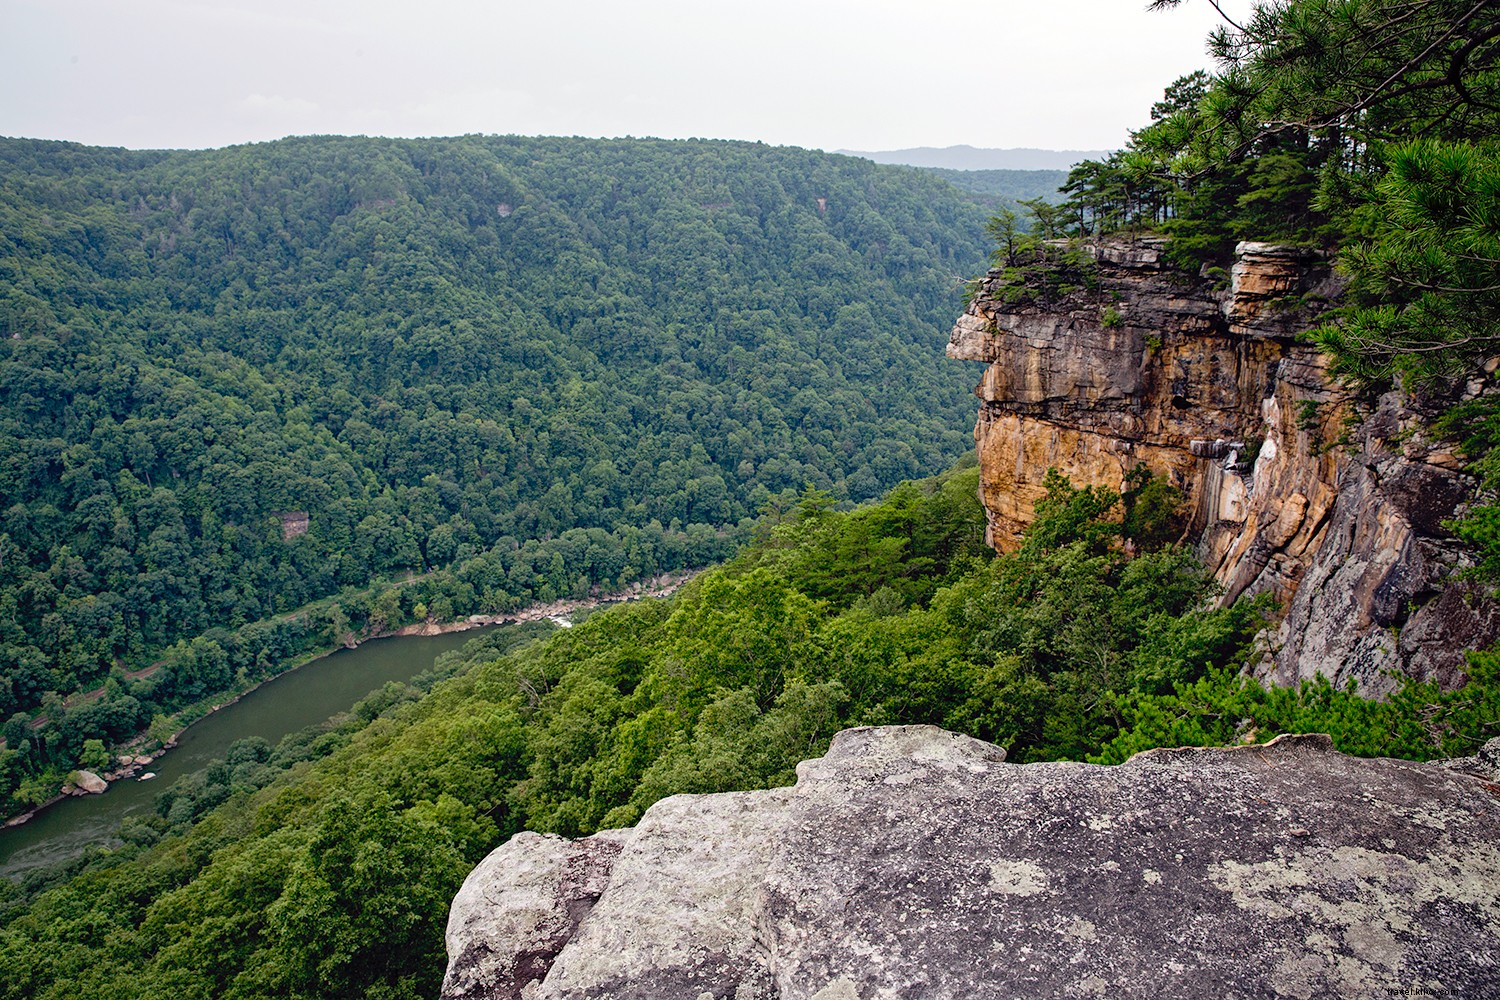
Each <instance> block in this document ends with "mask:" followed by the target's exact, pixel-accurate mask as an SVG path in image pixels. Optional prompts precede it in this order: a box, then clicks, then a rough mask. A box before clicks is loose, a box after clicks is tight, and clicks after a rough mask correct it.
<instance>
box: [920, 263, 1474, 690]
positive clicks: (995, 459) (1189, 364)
mask: <svg viewBox="0 0 1500 1000" xmlns="http://www.w3.org/2000/svg"><path fill="white" fill-rule="evenodd" d="M1096 256H1097V274H1098V279H1099V281H1098V287H1097V288H1096V289H1093V290H1089V291H1080V292H1075V293H1072V294H1070V295H1067V296H1064V297H1063V298H1061V299H1059V300H1057V301H1053V302H1045V303H1037V302H1022V303H1019V304H1018V303H1011V302H1006V301H1005V298H1006V296H1005V295H1004V293H1003V289H1002V287H1001V283H1000V276H999V272H991V274H990V276H989V277H988V278H987V279H986V280H985V281H984V282H982V284H981V286H980V289H979V292H978V294H977V295H976V296H975V297H974V299H973V301H972V302H971V303H970V305H969V308H968V310H967V311H966V312H965V313H964V315H963V316H961V317H959V320H958V323H957V325H956V326H955V327H954V329H953V333H952V336H951V338H950V341H949V345H948V354H949V356H950V357H954V358H958V359H962V360H969V361H980V362H983V363H985V364H986V365H987V366H988V367H986V369H985V371H984V374H983V377H982V379H981V381H980V385H979V388H978V389H977V390H976V392H977V393H978V395H979V398H980V400H981V403H980V412H979V420H978V424H977V426H976V428H975V433H974V436H975V441H976V444H977V446H978V454H979V463H980V472H981V485H980V499H981V500H982V501H983V503H984V506H985V509H986V511H987V512H988V518H989V537H990V540H991V542H992V544H994V545H995V547H996V548H999V549H1001V550H1002V551H1004V550H1007V549H1012V548H1014V547H1015V546H1017V545H1018V544H1019V542H1020V537H1021V533H1022V532H1023V531H1024V529H1025V528H1026V526H1027V525H1028V524H1030V522H1031V520H1032V517H1033V511H1032V509H1033V506H1034V504H1035V503H1036V501H1037V500H1038V499H1039V498H1040V497H1041V496H1042V494H1043V486H1042V482H1043V479H1044V478H1045V476H1046V473H1047V470H1048V469H1049V468H1057V469H1058V470H1059V471H1061V472H1063V473H1065V474H1066V475H1067V476H1068V477H1069V478H1070V479H1072V480H1073V482H1074V483H1075V484H1077V485H1097V486H1106V487H1109V488H1110V489H1119V488H1120V487H1121V484H1122V483H1123V481H1124V478H1125V474H1126V473H1127V472H1128V471H1129V470H1130V469H1131V468H1133V467H1134V466H1135V465H1137V464H1144V465H1145V466H1146V467H1147V468H1149V469H1150V470H1151V471H1152V472H1154V473H1157V474H1159V475H1165V476H1167V477H1168V478H1169V479H1170V480H1171V481H1172V482H1173V483H1174V484H1175V485H1176V486H1178V487H1179V488H1180V489H1182V490H1183V491H1184V493H1185V494H1186V495H1187V497H1188V499H1189V501H1190V503H1191V510H1192V516H1191V524H1190V527H1189V537H1191V538H1193V539H1196V540H1197V544H1198V551H1199V555H1200V556H1201V557H1202V559H1203V560H1204V562H1205V563H1206V564H1207V565H1208V567H1209V568H1210V570H1211V571H1212V572H1213V574H1214V576H1215V577H1216V578H1217V579H1218V580H1219V582H1220V583H1222V584H1223V585H1224V588H1225V597H1224V599H1225V600H1233V599H1234V598H1236V597H1238V596H1240V595H1242V594H1253V593H1259V592H1262V591H1269V592H1270V593H1272V594H1273V595H1274V596H1275V597H1276V598H1277V600H1278V601H1279V602H1281V603H1282V605H1283V606H1284V608H1285V612H1286V614H1285V618H1284V621H1283V625H1282V627H1281V628H1280V630H1279V632H1277V633H1276V634H1275V635H1274V636H1273V637H1272V638H1273V642H1272V643H1271V650H1270V655H1269V656H1268V658H1267V660H1266V661H1265V663H1264V664H1263V665H1262V667H1261V669H1260V671H1259V673H1260V675H1261V676H1262V677H1264V678H1269V679H1274V680H1276V681H1279V682H1283V683H1287V682H1294V681H1296V680H1298V679H1301V678H1308V677H1311V676H1312V675H1313V674H1315V673H1323V674H1324V675H1326V676H1328V677H1329V678H1330V679H1331V680H1333V681H1334V682H1335V683H1336V684H1339V685H1342V684H1343V683H1344V682H1345V681H1347V680H1348V679H1350V678H1353V679H1355V680H1356V681H1358V682H1359V684H1360V686H1361V690H1362V692H1363V693H1365V694H1367V695H1379V694H1382V693H1384V692H1387V691H1389V690H1391V689H1393V688H1394V687H1395V685H1396V681H1395V680H1394V679H1393V678H1392V676H1391V672H1404V673H1407V674H1410V675H1412V676H1415V677H1419V678H1422V679H1436V680H1439V681H1441V682H1442V683H1444V684H1446V685H1449V686H1455V685H1457V684H1459V683H1461V682H1462V676H1461V674H1460V672H1459V670H1460V668H1461V667H1462V665H1463V654H1462V651H1463V650H1464V649H1465V648H1473V647H1474V646H1475V645H1480V644H1484V643H1487V642H1491V641H1494V640H1495V639H1496V638H1500V615H1497V613H1496V608H1495V606H1494V604H1493V603H1492V602H1487V601H1475V600H1473V599H1472V598H1473V597H1474V596H1475V595H1473V594H1470V593H1468V592H1467V591H1466V590H1465V589H1464V588H1462V587H1458V588H1456V589H1457V592H1454V591H1455V588H1454V587H1453V586H1451V585H1450V581H1451V578H1452V576H1453V571H1454V569H1455V568H1456V567H1457V566H1459V565H1460V564H1461V562H1462V559H1463V556H1462V554H1461V551H1460V549H1459V547H1458V546H1457V545H1456V544H1455V543H1454V542H1453V540H1452V537H1451V535H1450V534H1449V533H1448V531H1447V530H1446V529H1445V528H1444V527H1443V521H1444V520H1446V519H1448V518H1451V517H1452V516H1454V513H1455V512H1456V511H1457V510H1458V509H1459V507H1460V506H1461V505H1462V504H1463V503H1464V502H1465V501H1466V500H1467V498H1468V497H1469V496H1470V495H1471V494H1472V492H1473V489H1474V482H1473V481H1472V480H1471V479H1470V478H1469V477H1468V476H1466V475H1464V474H1463V473H1462V471H1461V470H1462V462H1461V461H1460V460H1459V458H1458V457H1457V456H1456V455H1455V454H1454V453H1453V451H1452V449H1451V447H1449V446H1448V445H1446V444H1445V443H1442V442H1438V441H1434V440H1433V439H1432V438H1431V437H1430V436H1429V435H1427V434H1426V433H1425V432H1424V430H1423V427H1424V424H1425V419H1426V418H1427V417H1430V415H1431V411H1432V410H1433V409H1435V408H1441V407H1442V406H1444V405H1446V404H1447V403H1448V401H1447V400H1437V401H1432V403H1431V404H1430V405H1427V406H1425V407H1418V406H1416V405H1415V404H1413V403H1412V402H1411V401H1409V400H1406V399H1404V398H1403V397H1401V396H1399V395H1398V394H1395V393H1389V394H1387V395H1385V396H1384V397H1382V398H1380V399H1379V400H1378V401H1376V402H1375V403H1373V404H1369V403H1360V402H1358V401H1356V400H1354V399H1353V398H1351V397H1350V395H1349V394H1348V393H1347V392H1345V391H1344V390H1343V389H1342V388H1340V387H1339V386H1337V385H1335V384H1334V383H1333V382H1332V381H1330V379H1329V377H1328V374H1327V365H1326V363H1325V360H1324V359H1323V358H1322V357H1321V356H1320V355H1319V354H1318V352H1317V351H1316V350H1315V349H1314V348H1312V347H1311V346H1309V345H1306V344H1302V343H1299V342H1298V341H1297V335H1298V334H1299V333H1300V332H1301V331H1303V330H1306V329H1307V328H1308V327H1310V326H1312V325H1313V324H1314V323H1315V322H1316V318H1317V316H1318V314H1319V313H1320V312H1322V311H1323V310H1324V309H1326V308H1327V306H1328V304H1329V303H1330V301H1331V300H1332V299H1333V298H1335V297H1336V296H1337V294H1338V292H1339V285H1338V282H1337V281H1336V280H1335V279H1334V278H1333V276H1332V275H1331V273H1330V270H1329V267H1328V265H1327V262H1326V261H1324V260H1323V259H1322V258H1321V257H1320V256H1318V255H1317V254H1314V253H1311V252H1307V251H1301V250H1294V249H1290V248H1285V247H1276V246H1271V245H1268V244H1261V243H1243V244H1241V245H1240V247H1239V248H1238V251H1237V259H1236V263H1235V265H1234V267H1233V269H1232V271H1231V273H1230V275H1229V280H1228V287H1226V288H1216V287H1215V286H1214V284H1213V283H1211V282H1210V281H1208V280H1205V279H1201V278H1198V277H1196V276H1191V275H1187V274H1184V273H1182V272H1180V271H1177V270H1175V269H1173V268H1172V267H1171V266H1169V265H1168V264H1167V263H1166V262H1165V261H1164V260H1163V258H1162V256H1161V252H1160V246H1159V244H1156V243H1153V242H1150V241H1145V242H1141V243H1132V244H1124V243H1121V244H1104V245H1101V246H1100V247H1098V248H1097V254H1096ZM1438 595H1445V599H1442V600H1439V599H1437V598H1438Z"/></svg>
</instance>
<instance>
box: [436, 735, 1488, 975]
mask: <svg viewBox="0 0 1500 1000" xmlns="http://www.w3.org/2000/svg"><path fill="white" fill-rule="evenodd" d="M1475 761H1477V766H1475V765H1471V764H1465V763H1464V762H1456V763H1457V764H1458V765H1459V766H1458V767H1456V768H1444V767H1439V766H1435V765H1423V764H1412V763H1406V762H1401V761H1392V760H1362V759H1358V758H1352V757H1346V756H1344V755H1342V754H1339V753H1336V752H1334V751H1333V750H1332V749H1331V747H1330V744H1329V741H1328V739H1327V738H1326V737H1318V736H1306V737H1282V738H1281V739H1279V740H1277V741H1275V742H1274V743H1271V744H1268V745H1265V746H1255V747H1241V748H1234V749H1227V750H1213V749H1192V750H1159V751H1153V752H1150V753H1147V754H1141V755H1139V756H1137V757H1136V758H1134V759H1132V760H1131V761H1129V762H1128V763H1126V764H1123V765H1121V766H1119V767H1099V766H1093V765H1087V764H1071V763H1057V764H1025V765H1013V764H1007V763H1005V762H1004V752H1003V751H1002V750H1000V749H999V748H997V747H993V746H990V745H989V744H985V743H981V742H979V741H977V740H972V739H969V738H967V737H963V736H957V735H955V734H952V733H947V732H944V731H942V730H939V729H935V728H932V727H924V726H912V727H891V728H882V729H855V730H848V731H846V732H843V733H840V734H839V736H838V737H836V738H835V740H834V743H833V746H832V747H831V748H830V749H829V752H828V754H827V756H826V757H824V758H822V759H820V760H815V761H809V762H807V763H804V764H803V765H802V766H801V767H800V768H799V772H798V782H797V785H796V786H795V787H794V788H792V789H776V790H772V791H768V792H749V793H737V794H733V795H711V796H677V797H674V798H671V799H666V800H664V801H663V802H661V803H658V804H657V805H656V806H655V807H653V808H652V809H651V810H650V811H649V812H648V813H647V814H646V816H645V817H644V818H643V819H642V821H641V823H640V825H639V826H638V827H637V828H636V829H635V830H633V831H612V832H610V833H608V834H601V835H599V836H598V837H595V838H589V839H585V840H581V841H577V842H569V841H564V840H560V839H558V838H542V837H538V836H536V835H522V836H520V837H518V838H516V839H515V840H513V841H512V842H511V843H509V844H507V845H505V846H504V847H501V848H500V849H498V850H497V851H496V852H495V853H494V854H492V855H491V856H490V858H488V859H486V861H485V862H484V863H483V864H481V865H480V867H479V868H477V869H476V870H475V872H474V873H473V875H471V876H470V878H469V880H468V881H467V882H466V883H465V885H464V888H463V890H462V892H461V893H460V895H459V897H458V899H457V900H455V903H454V908H453V914H452V917H451V920H450V924H449V932H448V933H449V955H450V959H451V961H452V964H451V966H450V969H449V976H448V980H447V982H446V983H445V986H444V996H445V997H449V998H459V997H465V998H480V997H486V998H487V997H505V998H512V997H517V998H526V1000H564V998H568V1000H572V998H579V1000H582V998H591V1000H605V998H613V1000H627V998H641V1000H645V998H653V1000H672V998H683V1000H704V998H709V1000H730V998H733V1000H771V998H778V1000H875V998H882V1000H885V998H889V1000H895V998H918V997H920V998H923V1000H944V998H953V1000H958V998H971V997H987V998H988V997H996V998H1004V997H1026V998H1030V997H1051V996H1072V997H1092V996H1098V997H1103V996H1128V997H1193V998H1198V997H1204V996H1212V997H1278V996H1279V997H1297V998H1311V997H1323V996H1374V995H1380V994H1382V993H1384V994H1386V995H1390V994H1391V993H1392V991H1397V992H1401V991H1410V992H1411V993H1412V994H1418V993H1423V992H1428V993H1434V994H1445V995H1450V996H1486V995H1495V993H1496V991H1497V990H1500V786H1497V785H1496V784H1495V783H1494V782H1492V781H1490V780H1488V779H1487V778H1486V777H1484V776H1483V775H1485V774H1487V773H1488V772H1487V771H1485V770H1484V769H1483V768H1484V766H1487V765H1484V762H1483V761H1481V760H1479V759H1478V758H1476V759H1475ZM591 845H593V846H591ZM602 845H607V846H602ZM617 849H618V853H616V850H617ZM579 856H587V857H589V858H590V859H592V860H590V861H589V862H587V863H586V864H585V865H584V867H585V868H588V870H589V871H590V872H591V874H590V875H589V876H588V878H589V879H592V880H593V881H592V882H590V883H589V885H588V886H583V885H581V882H580V880H579V879H578V878H577V877H576V876H575V874H574V873H575V872H576V870H577V867H578V866H577V863H576V862H575V861H574V860H573V859H575V858H577V857H579ZM538 858H540V860H537V859H538ZM609 859H613V864H612V865H609ZM606 867H607V870H606ZM583 881H588V879H585V880H583ZM596 890H602V891H598V892H597V900H598V901H597V903H594V902H593V898H594V896H595V894H596ZM538 942H545V946H538ZM544 954H551V955H555V958H553V959H547V960H544V959H543V958H542V957H541V956H543V955H544ZM1402 995H1407V993H1404V992H1402Z"/></svg>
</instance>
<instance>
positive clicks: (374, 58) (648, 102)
mask: <svg viewBox="0 0 1500 1000" xmlns="http://www.w3.org/2000/svg"><path fill="white" fill-rule="evenodd" d="M1247 2H1248V0H1242V2H1236V3H1232V4H1231V6H1230V9H1231V10H1236V9H1243V8H1244V6H1245V4H1246V3H1247ZM1146 3H1147V0H1026V2H1022V0H906V2H897V0H758V2H753V3H733V4H730V3H713V2H709V0H637V2H633V3H632V2H628V0H612V2H606V0H553V2H551V3H541V2H533V0H492V2H472V0H426V2H421V0H403V2H400V3H396V2H392V0H0V25H3V31H0V135H10V136H28V137H36V138H48V139H72V140H76V141H80V142H86V143H94V144H107V145H122V146H131V147H136V148H143V147H200V146H222V145H228V144H232V143H239V142H249V141H258V140H264V139H275V138H280V137H282V136H285V135H304V134H309V133H345V134H355V133H360V134H369V135H391V136H420V135H456V134H464V133H470V132H486V133H497V132H498V133H508V132H514V133H521V134H546V135H587V136H618V135H636V136H645V135H652V136H665V137H671V138H682V137H688V136H704V137H711V138H729V139H760V140H764V141H766V142H769V143H773V144H790V145H798V146H809V147H814V148H821V149H837V148H851V149H867V150H875V149H894V148H900V147H907V146H949V145H956V144H968V145H972V146H984V147H1013V146H1036V147H1041V148H1048V149H1107V148H1114V147H1117V146H1119V145H1120V144H1121V143H1123V142H1124V141H1125V139H1126V136H1127V130H1128V129H1130V128H1132V127H1139V126H1140V125H1142V124H1145V122H1146V120H1147V110H1148V109H1149V107H1150V104H1151V102H1152V101H1153V100H1156V99H1157V98H1158V97H1160V95H1161V91H1162V88H1163V87H1164V86H1166V85H1167V84H1168V83H1170V82H1171V81H1172V80H1173V79H1175V78H1176V77H1178V76H1180V75H1181V74H1183V73H1187V72H1190V71H1192V70H1194V69H1198V68H1201V67H1205V66H1207V65H1208V57H1207V56H1206V55H1205V53H1204V39H1205V37H1206V36H1207V34H1208V30H1209V28H1210V27H1211V26H1212V25H1213V24H1214V23H1215V22H1214V14H1213V11H1212V9H1211V8H1210V7H1209V5H1208V4H1207V3H1206V2H1205V0H1186V2H1185V3H1184V5H1183V7H1182V8H1181V9H1179V10H1176V11H1166V12H1160V13H1149V12H1147V11H1146V9H1145V7H1146Z"/></svg>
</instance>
